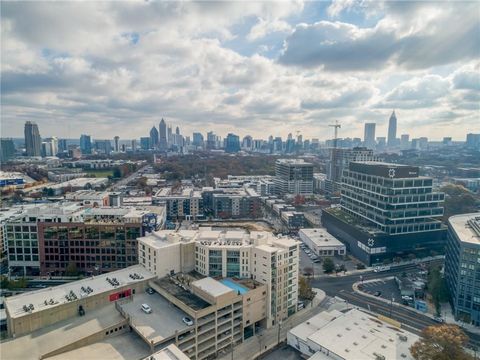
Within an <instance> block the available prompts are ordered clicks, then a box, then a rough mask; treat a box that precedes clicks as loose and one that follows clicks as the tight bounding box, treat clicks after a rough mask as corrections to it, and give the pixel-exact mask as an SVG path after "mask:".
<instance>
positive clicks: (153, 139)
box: [150, 119, 163, 149]
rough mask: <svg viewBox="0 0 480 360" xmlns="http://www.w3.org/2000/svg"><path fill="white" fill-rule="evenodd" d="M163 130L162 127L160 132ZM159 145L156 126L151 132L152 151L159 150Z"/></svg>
mask: <svg viewBox="0 0 480 360" xmlns="http://www.w3.org/2000/svg"><path fill="white" fill-rule="evenodd" d="M162 120H163V119H162ZM160 124H161V123H160ZM161 129H162V127H161V126H160V131H161ZM158 145H159V139H158V130H157V128H156V127H155V126H153V127H152V129H151V130H150V147H151V148H152V149H157V148H158ZM160 148H161V147H160Z"/></svg>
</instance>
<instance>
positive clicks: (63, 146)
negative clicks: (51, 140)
mask: <svg viewBox="0 0 480 360" xmlns="http://www.w3.org/2000/svg"><path fill="white" fill-rule="evenodd" d="M67 151H68V145H67V139H59V140H58V152H59V153H64V152H67Z"/></svg>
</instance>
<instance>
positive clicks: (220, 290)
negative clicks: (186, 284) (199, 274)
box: [192, 277, 233, 297]
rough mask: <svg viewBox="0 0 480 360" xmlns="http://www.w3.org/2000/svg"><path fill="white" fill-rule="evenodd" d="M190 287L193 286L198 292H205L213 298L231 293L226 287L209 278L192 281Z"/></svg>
mask: <svg viewBox="0 0 480 360" xmlns="http://www.w3.org/2000/svg"><path fill="white" fill-rule="evenodd" d="M192 286H195V287H197V288H199V289H200V290H203V291H205V292H206V293H208V294H210V295H212V296H213V297H217V296H221V295H224V294H228V293H229V292H232V291H233V290H232V289H231V288H229V287H228V286H227V285H224V284H222V283H221V282H220V281H217V280H215V279H212V278H211V277H206V278H203V279H201V280H197V281H194V282H192Z"/></svg>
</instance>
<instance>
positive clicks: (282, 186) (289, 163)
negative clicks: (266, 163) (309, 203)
mask: <svg viewBox="0 0 480 360" xmlns="http://www.w3.org/2000/svg"><path fill="white" fill-rule="evenodd" d="M274 182H275V191H276V192H277V193H278V194H279V195H285V194H294V195H311V194H313V164H311V163H308V162H305V161H304V160H303V159H278V160H277V161H276V162H275V178H274Z"/></svg>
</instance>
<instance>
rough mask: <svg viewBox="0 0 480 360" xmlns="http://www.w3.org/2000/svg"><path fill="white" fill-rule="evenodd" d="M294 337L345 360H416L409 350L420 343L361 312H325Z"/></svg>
mask: <svg viewBox="0 0 480 360" xmlns="http://www.w3.org/2000/svg"><path fill="white" fill-rule="evenodd" d="M308 323H310V324H308ZM315 327H318V330H316V331H315ZM310 331H313V332H312V333H310ZM290 333H291V334H292V335H294V336H296V337H298V338H301V339H302V340H303V341H304V342H307V343H311V345H310V346H312V345H316V347H323V348H324V349H325V350H327V351H329V352H331V353H334V354H336V355H338V356H339V357H341V358H343V359H345V360H375V359H377V358H378V356H384V358H385V359H405V360H412V359H413V358H412V356H411V354H410V350H409V348H410V346H412V345H413V343H415V342H416V341H417V340H418V339H419V337H418V336H417V335H415V334H412V333H410V332H407V331H406V330H403V329H400V328H397V327H395V326H393V325H390V324H388V323H386V322H383V321H380V320H379V319H377V318H376V317H374V316H372V315H369V314H367V313H364V312H362V311H360V310H357V309H352V310H350V311H348V312H346V313H341V312H338V311H335V312H330V313H325V312H322V313H320V314H318V315H316V316H315V317H314V318H312V319H310V320H308V321H306V322H304V323H302V324H300V325H298V326H296V327H295V328H293V329H292V330H290ZM309 333H310V334H309ZM312 343H313V344H312ZM320 358H321V357H320Z"/></svg>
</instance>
